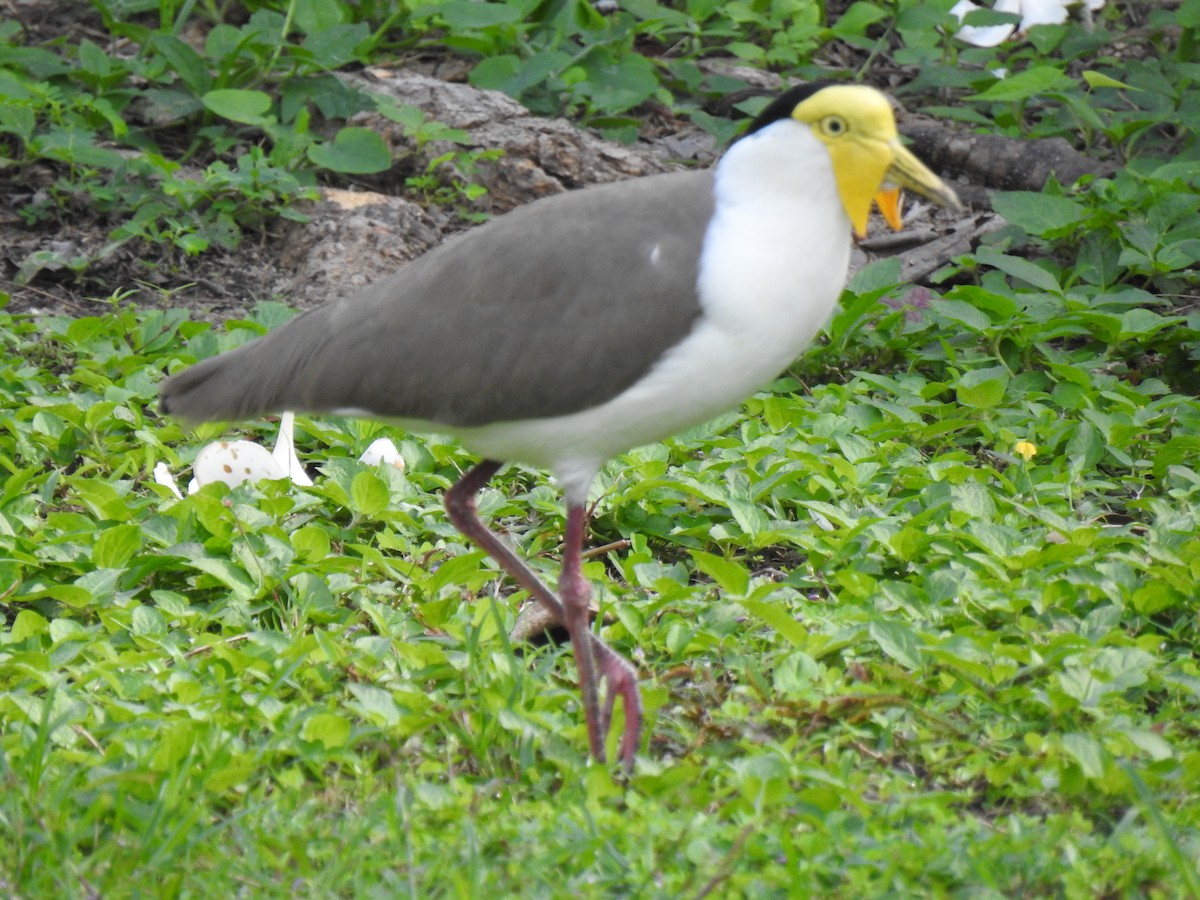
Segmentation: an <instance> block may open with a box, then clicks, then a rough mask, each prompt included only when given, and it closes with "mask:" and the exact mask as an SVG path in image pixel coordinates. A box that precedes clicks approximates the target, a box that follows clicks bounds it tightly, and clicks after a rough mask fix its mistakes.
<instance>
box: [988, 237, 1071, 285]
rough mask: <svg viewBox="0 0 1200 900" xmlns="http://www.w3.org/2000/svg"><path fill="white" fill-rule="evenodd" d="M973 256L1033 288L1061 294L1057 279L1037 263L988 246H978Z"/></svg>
mask: <svg viewBox="0 0 1200 900" xmlns="http://www.w3.org/2000/svg"><path fill="white" fill-rule="evenodd" d="M975 258H976V259H978V260H979V261H980V262H981V263H983V264H984V265H988V266H992V267H993V268H995V269H999V270H1000V271H1001V272H1003V273H1004V274H1005V275H1011V276H1012V277H1013V278H1019V279H1020V280H1021V281H1025V282H1028V283H1029V284H1031V285H1033V286H1034V287H1035V288H1040V289H1041V290H1043V291H1049V292H1050V293H1052V294H1062V287H1061V286H1060V285H1059V283H1058V279H1057V278H1055V277H1054V276H1053V275H1052V274H1051V273H1050V272H1048V271H1046V270H1045V269H1043V268H1042V267H1041V266H1039V265H1038V264H1037V263H1034V262H1030V261H1029V260H1027V259H1021V258H1020V257H1019V256H1009V255H1008V254H1006V253H997V252H996V251H995V250H992V249H991V248H989V247H980V248H979V250H978V251H976V253H975Z"/></svg>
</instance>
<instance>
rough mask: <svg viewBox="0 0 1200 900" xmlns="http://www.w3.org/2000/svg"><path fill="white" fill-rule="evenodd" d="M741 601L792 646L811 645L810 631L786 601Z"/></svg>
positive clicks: (802, 646)
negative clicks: (796, 616) (795, 615)
mask: <svg viewBox="0 0 1200 900" xmlns="http://www.w3.org/2000/svg"><path fill="white" fill-rule="evenodd" d="M741 603H742V606H743V607H745V608H746V610H747V611H748V612H749V613H750V614H751V615H753V616H755V617H756V618H758V619H760V620H762V621H763V622H765V623H766V624H767V625H770V626H771V628H773V629H774V630H775V631H776V632H778V634H779V636H780V637H782V638H783V639H784V640H785V641H787V642H788V643H789V644H791V645H792V646H794V647H800V648H805V647H807V646H808V645H809V643H810V641H809V636H808V631H807V630H806V629H805V627H804V626H803V625H802V624H801V623H800V622H799V621H797V620H796V618H795V617H794V615H793V614H792V611H791V610H790V609H789V608H788V606H787V605H786V604H785V603H782V602H780V601H776V600H743V601H741Z"/></svg>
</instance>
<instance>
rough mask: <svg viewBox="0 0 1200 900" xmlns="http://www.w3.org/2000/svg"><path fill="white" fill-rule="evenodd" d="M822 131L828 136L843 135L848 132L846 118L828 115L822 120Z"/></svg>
mask: <svg viewBox="0 0 1200 900" xmlns="http://www.w3.org/2000/svg"><path fill="white" fill-rule="evenodd" d="M820 127H821V131H822V132H824V133H825V135H826V136H827V137H841V136H842V135H843V134H845V133H846V130H847V125H846V120H845V119H843V118H842V117H841V116H826V117H825V118H823V119H822V120H821V122H820Z"/></svg>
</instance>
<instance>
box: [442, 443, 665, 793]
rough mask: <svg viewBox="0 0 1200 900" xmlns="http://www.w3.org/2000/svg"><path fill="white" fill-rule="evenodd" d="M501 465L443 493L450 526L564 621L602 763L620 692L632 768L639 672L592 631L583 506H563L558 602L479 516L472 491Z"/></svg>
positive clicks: (487, 464)
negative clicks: (603, 690) (600, 681)
mask: <svg viewBox="0 0 1200 900" xmlns="http://www.w3.org/2000/svg"><path fill="white" fill-rule="evenodd" d="M500 466H501V463H498V462H496V461H494V460H490V459H489V460H484V461H483V462H481V463H480V464H479V465H477V466H476V467H475V468H473V469H471V470H470V471H469V472H467V473H466V474H465V475H464V476H463V477H462V478H460V479H459V480H458V483H457V484H455V485H454V486H453V487H452V488H450V490H448V491H446V496H445V504H446V513H447V514H448V515H449V517H450V521H451V522H453V523H454V526H455V527H456V528H457V529H458V530H459V531H461V532H462V533H463V534H464V535H466V536H467V537H468V538H469V539H470V540H471V541H473V542H474V543H475V544H476V545H477V546H479V547H480V548H482V549H483V550H484V552H486V553H487V554H488V555H489V556H491V557H492V559H494V560H496V562H497V563H499V564H500V567H501V568H502V569H504V571H506V572H507V573H508V574H509V575H510V576H512V578H513V580H514V581H516V582H517V584H519V585H520V586H521V587H523V588H524V589H525V590H527V591H528V592H529V594H530V596H532V597H533V598H534V599H535V600H537V601H538V602H539V603H541V604H542V606H544V607H545V608H546V609H547V610H548V611H549V612H550V614H551V615H553V616H554V617H555V618H556V619H557V620H558V621H560V622H562V623H563V625H564V626H565V627H566V629H567V633H568V634H569V635H570V636H571V645H572V647H573V648H574V650H575V664H576V666H577V667H578V669H579V689H580V692H581V693H582V695H583V708H584V714H585V715H586V717H587V726H588V741H589V743H590V744H591V750H592V756H594V757H595V758H596V759H597V760H599V761H600V762H603V761H604V736H605V735H606V734H607V733H608V727H609V722H610V720H611V717H612V708H613V701H614V699H615V698H616V696H617V695H618V694H619V695H620V696H621V699H622V701H623V703H624V706H625V733H624V735H623V736H622V739H621V761H622V763H623V764H624V766H625V769H626V770H627V771H628V770H631V769H632V768H633V757H634V754H635V753H636V752H637V746H638V738H639V736H640V734H641V729H642V701H641V696H640V694H639V692H638V684H637V671H636V670H635V669H634V668H633V666H632V665H630V663H629V662H628V661H627V660H626V659H625V658H624V657H623V656H621V655H620V654H619V653H617V652H616V651H615V650H613V649H612V648H611V647H609V646H608V645H607V644H606V643H604V641H602V640H601V639H600V638H599V636H598V635H596V634H595V633H594V632H593V631H592V630H591V628H590V627H589V624H588V600H589V598H590V596H591V588H590V587H589V585H588V584H587V581H586V580H585V579H584V577H583V568H582V565H583V563H582V556H581V554H582V550H583V532H584V526H585V512H584V508H583V506H582V505H581V504H569V505H568V507H567V532H566V535H565V540H564V547H563V567H562V576H561V578H560V580H559V591H560V592H561V593H562V595H563V600H562V602H560V601H559V599H558V597H556V596H554V594H553V592H551V591H550V589H549V588H547V587H546V586H545V585H544V584H542V582H541V581H540V580H539V579H538V577H537V575H535V574H534V573H533V570H531V569H530V568H529V567H528V566H527V565H525V563H524V562H523V561H522V560H521V558H520V557H518V556H517V555H516V553H514V552H513V550H512V549H511V548H510V547H509V546H508V544H506V543H505V542H504V541H503V540H501V539H500V537H499V536H498V535H496V534H495V533H493V532H492V531H491V530H490V529H488V527H487V526H486V525H484V523H483V522H482V520H480V518H479V514H478V512H477V510H476V506H475V495H476V494H477V493H479V491H480V489H481V488H482V487H483V486H484V485H485V484H486V483H487V482H488V480H489V479H490V478H491V477H492V476H493V475H495V474H496V472H497V471H499V469H500ZM597 673H599V675H600V676H601V677H602V678H604V679H606V680H607V682H608V691H607V698H606V700H605V704H604V709H603V710H601V709H600V703H599V694H598V691H597V686H596V675H597Z"/></svg>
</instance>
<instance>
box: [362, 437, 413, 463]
mask: <svg viewBox="0 0 1200 900" xmlns="http://www.w3.org/2000/svg"><path fill="white" fill-rule="evenodd" d="M358 461H359V462H361V463H366V464H367V465H368V466H377V465H379V464H380V463H387V464H388V465H389V466H394V467H396V468H397V469H403V468H404V457H402V456H401V455H400V451H399V450H397V449H396V445H395V444H393V443H392V442H391V441H390V440H389V439H388V438H379V439H378V440H376V441H373V442H372V443H371V446H370V447H368V448H367V449H366V450H364V451H363V455H362V456H360V457H359V458H358Z"/></svg>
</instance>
